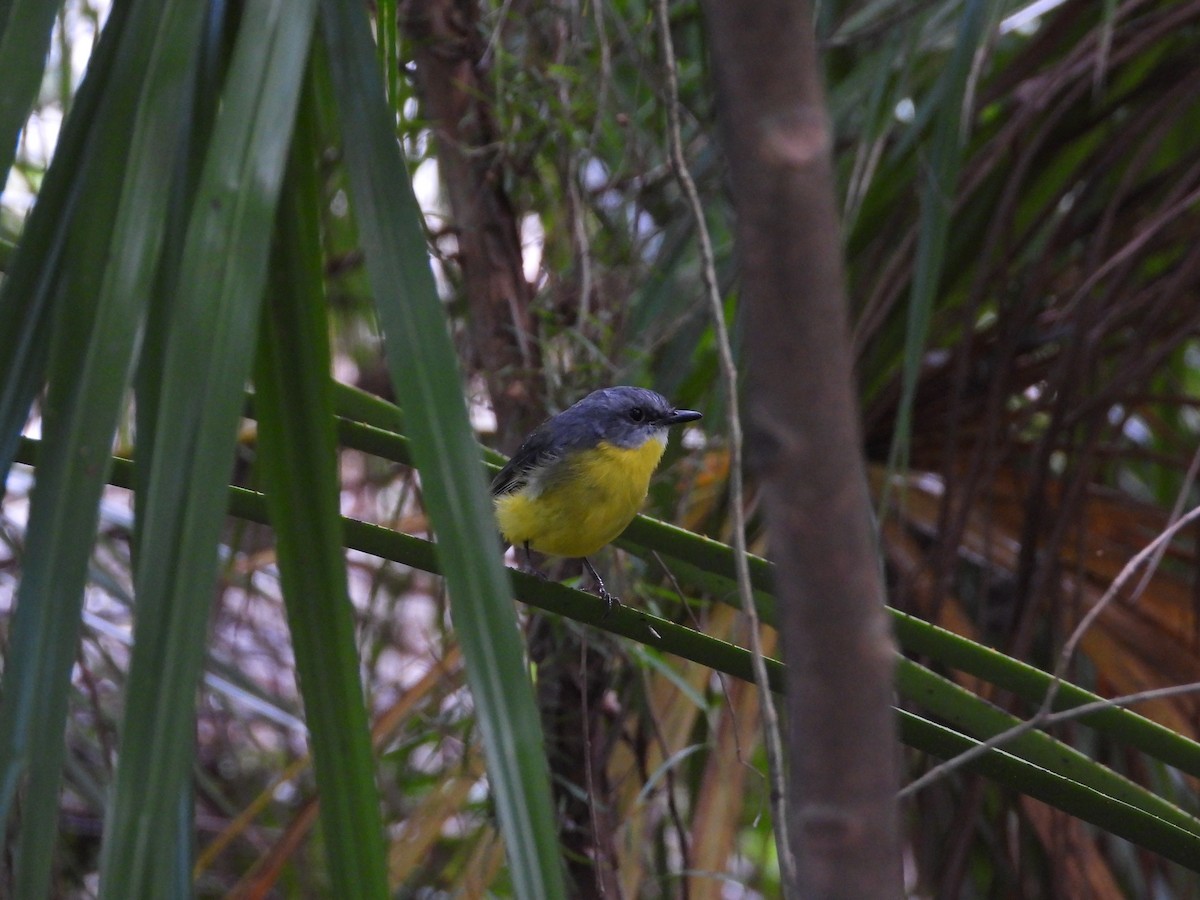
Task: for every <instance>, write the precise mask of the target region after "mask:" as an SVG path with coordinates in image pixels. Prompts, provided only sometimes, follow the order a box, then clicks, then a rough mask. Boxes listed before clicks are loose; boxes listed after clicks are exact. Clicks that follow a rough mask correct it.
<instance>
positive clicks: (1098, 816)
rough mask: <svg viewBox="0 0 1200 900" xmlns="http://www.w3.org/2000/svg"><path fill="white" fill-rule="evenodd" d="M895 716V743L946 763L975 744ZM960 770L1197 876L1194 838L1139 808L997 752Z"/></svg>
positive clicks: (1199, 844)
mask: <svg viewBox="0 0 1200 900" xmlns="http://www.w3.org/2000/svg"><path fill="white" fill-rule="evenodd" d="M897 714H898V715H899V716H900V739H901V740H902V741H904V743H906V744H908V745H909V746H910V747H916V748H918V749H921V750H925V751H926V752H928V753H931V754H932V755H934V756H937V757H938V758H940V759H950V758H951V757H954V756H957V755H958V754H960V753H964V752H966V751H967V750H969V749H971V747H973V746H975V745H976V744H977V743H978V742H977V741H974V740H972V739H971V738H968V737H966V736H964V735H961V734H959V733H958V732H956V731H952V730H951V729H949V728H945V727H943V726H941V725H937V724H934V723H933V722H929V721H926V720H925V719H922V718H921V717H920V716H917V715H914V714H913V713H910V712H906V711H904V710H897ZM965 768H966V770H967V771H970V772H978V773H979V774H981V775H986V776H987V777H988V778H990V779H992V780H993V781H995V782H996V783H997V784H1000V785H1001V786H1003V787H1007V788H1011V789H1012V790H1015V791H1019V792H1020V793H1022V794H1027V795H1029V796H1030V797H1035V798H1036V799H1038V800H1041V801H1042V802H1043V803H1046V804H1048V805H1050V806H1053V807H1054V808H1056V809H1061V810H1062V811H1063V812H1066V813H1069V814H1071V815H1073V816H1075V817H1076V818H1079V819H1082V820H1083V821H1085V822H1091V823H1092V824H1093V825H1098V826H1099V827H1101V828H1103V829H1104V830H1105V831H1108V832H1111V833H1112V834H1115V835H1117V836H1118V837H1122V838H1125V840H1127V841H1132V842H1133V843H1135V844H1137V845H1139V846H1141V847H1147V848H1150V849H1153V850H1154V852H1156V853H1159V854H1161V855H1162V856H1164V857H1166V858H1167V859H1170V860H1174V861H1175V862H1177V863H1179V864H1180V865H1181V866H1184V867H1185V868H1187V869H1190V870H1191V871H1193V872H1200V837H1197V836H1196V835H1195V834H1192V833H1191V832H1188V831H1185V830H1183V829H1182V828H1179V827H1177V826H1175V825H1172V824H1171V823H1170V822H1166V821H1163V820H1162V819H1159V818H1157V817H1155V816H1152V815H1149V814H1148V813H1146V812H1144V811H1143V810H1140V809H1137V808H1135V807H1133V806H1130V805H1129V804H1127V803H1123V802H1121V801H1120V800H1117V799H1114V798H1112V797H1109V796H1107V795H1105V794H1102V793H1100V792H1099V791H1094V790H1092V789H1091V788H1089V787H1086V786H1085V785H1082V784H1079V783H1078V782H1076V781H1072V780H1071V779H1069V778H1064V777H1063V776H1062V775H1057V774H1055V773H1054V772H1049V771H1047V770H1046V769H1043V768H1041V767H1040V766H1036V765H1034V764H1033V763H1030V762H1026V761H1025V760H1023V759H1020V758H1018V757H1017V756H1014V755H1013V754H1011V753H1006V752H1004V751H1003V750H996V751H993V752H991V753H986V754H984V755H983V756H980V757H978V758H976V759H974V760H971V761H970V762H969V763H968V764H967V765H966V766H965Z"/></svg>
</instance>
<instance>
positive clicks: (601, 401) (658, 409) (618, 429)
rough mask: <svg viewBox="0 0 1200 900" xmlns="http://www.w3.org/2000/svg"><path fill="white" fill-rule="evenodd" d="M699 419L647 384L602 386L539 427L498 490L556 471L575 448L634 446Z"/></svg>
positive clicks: (495, 482) (499, 476) (499, 478)
mask: <svg viewBox="0 0 1200 900" xmlns="http://www.w3.org/2000/svg"><path fill="white" fill-rule="evenodd" d="M699 418H700V414H699V413H697V412H692V411H691V410H687V409H682V410H679V409H676V408H675V407H674V406H672V405H671V403H670V402H669V401H668V400H667V398H666V397H664V396H663V395H662V394H658V393H655V392H654V391H650V390H646V389H645V388H639V387H628V386H621V387H610V388H601V389H600V390H598V391H593V392H592V393H590V394H588V395H587V396H586V397H584V398H583V399H582V400H580V401H579V402H578V403H576V404H575V405H574V406H571V407H568V408H567V409H564V410H563V411H562V412H560V413H559V414H558V415H556V416H552V417H551V418H549V419H547V420H546V421H545V422H543V423H542V424H541V425H539V426H538V427H537V428H535V429H534V430H533V432H532V433H530V435H529V437H527V438H526V439H525V442H524V443H523V444H521V447H520V449H519V450H517V452H516V453H515V454H513V458H512V459H510V460H509V461H508V464H507V465H506V466H505V467H504V468H503V469H501V470H500V471H499V472H498V473H496V477H495V478H494V479H492V494H493V495H499V494H509V493H512V492H514V491H519V490H521V489H522V488H523V487H525V485H527V484H528V483H529V481H530V475H531V473H533V472H538V473H544V472H546V471H547V470H550V469H553V467H554V463H555V462H557V461H559V460H561V459H563V458H565V457H567V456H569V455H570V454H571V453H572V452H573V451H576V450H583V449H586V448H589V447H594V446H596V444H598V443H599V442H600V441H607V442H608V443H610V444H615V445H616V446H618V447H625V448H630V449H632V448H635V447H640V446H641V445H642V444H643V443H645V442H646V440H648V439H650V438H654V437H659V438H661V437H664V436H665V433H666V430H667V428H669V427H670V426H671V425H675V424H678V423H680V422H690V421H693V420H695V419H699Z"/></svg>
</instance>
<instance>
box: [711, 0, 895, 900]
mask: <svg viewBox="0 0 1200 900" xmlns="http://www.w3.org/2000/svg"><path fill="white" fill-rule="evenodd" d="M706 14H707V19H708V23H709V34H710V41H711V45H712V53H713V57H714V62H715V69H716V73H717V84H718V104H719V105H718V110H719V114H720V116H721V126H722V133H723V140H724V146H725V151H726V154H727V156H728V160H729V167H730V175H731V185H732V189H733V195H734V203H735V206H736V209H737V216H738V222H737V247H738V254H739V262H740V266H741V277H742V298H743V302H744V304H745V310H744V312H745V314H746V326H747V327H746V338H745V339H746V353H745V358H746V360H747V370H746V381H745V384H746V410H747V415H746V418H747V422H746V431H747V441H746V449H747V459H748V464H749V465H750V467H751V468H752V469H754V471H755V472H756V474H757V476H758V478H759V480H760V481H761V483H762V487H763V490H762V496H763V498H764V509H765V513H766V518H767V525H768V529H769V535H770V546H771V555H772V557H773V558H774V560H775V563H776V572H777V576H776V578H777V584H776V590H777V592H778V598H779V610H780V641H781V644H782V646H783V652H784V657H785V659H786V661H787V664H788V681H787V689H788V694H787V716H786V718H787V722H788V726H787V728H788V732H787V737H788V751H787V756H788V763H789V770H790V782H789V788H788V807H789V811H788V821H789V825H790V828H791V841H792V846H793V852H794V853H795V856H796V862H797V869H798V878H799V884H798V887H797V893H798V896H801V897H805V898H820V897H830V898H832V897H854V898H868V897H899V896H900V895H901V893H902V883H901V869H900V853H899V835H898V824H897V814H896V802H895V796H896V790H897V787H898V761H899V754H898V750H897V744H896V739H895V724H894V720H893V714H892V710H891V696H892V670H893V663H894V646H893V644H892V641H891V638H890V635H889V631H888V624H887V619H886V618H885V615H884V608H883V586H882V582H881V576H880V564H879V559H878V556H877V552H876V547H875V540H874V536H873V533H872V527H871V521H870V501H869V498H868V494H867V488H866V480H865V476H864V463H863V457H862V448H861V438H860V426H859V422H858V414H857V409H856V403H857V400H856V395H855V391H854V388H853V384H852V373H851V369H852V363H851V360H852V356H851V352H850V341H849V333H848V328H847V318H846V301H845V288H844V283H843V273H842V266H841V260H840V254H841V243H840V239H839V233H838V217H837V209H836V205H835V199H834V179H833V172H832V166H831V162H830V149H831V128H830V124H829V120H828V118H827V115H826V112H825V108H824V98H823V90H822V87H821V84H820V78H819V75H818V65H817V58H816V47H815V40H814V35H813V31H812V10H811V8H810V6H809V4H807V3H803V2H800V3H796V2H784V0H768V2H760V3H725V2H720V0H708V2H707V4H706Z"/></svg>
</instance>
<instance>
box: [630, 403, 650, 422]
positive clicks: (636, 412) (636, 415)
mask: <svg viewBox="0 0 1200 900" xmlns="http://www.w3.org/2000/svg"><path fill="white" fill-rule="evenodd" d="M629 418H631V419H633V421H635V422H640V421H642V420H643V419H644V418H646V411H645V410H644V409H642V408H641V407H640V406H635V407H634V408H633V409H631V410H630V411H629Z"/></svg>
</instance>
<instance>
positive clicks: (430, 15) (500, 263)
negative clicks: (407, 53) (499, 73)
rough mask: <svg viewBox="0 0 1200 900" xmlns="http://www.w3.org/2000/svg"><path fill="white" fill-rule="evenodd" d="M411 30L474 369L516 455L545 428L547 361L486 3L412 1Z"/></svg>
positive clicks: (503, 442)
mask: <svg viewBox="0 0 1200 900" xmlns="http://www.w3.org/2000/svg"><path fill="white" fill-rule="evenodd" d="M401 16H402V24H403V27H404V32H405V34H406V35H407V36H408V37H409V38H410V39H411V40H412V42H413V58H414V61H415V63H416V81H417V88H418V91H419V93H420V96H421V100H422V102H423V104H424V111H425V114H426V116H427V117H428V118H429V120H430V121H431V122H432V124H433V128H434V133H435V135H436V141H437V159H438V167H439V170H440V174H441V180H442V184H443V186H444V187H445V191H446V197H447V199H448V200H449V203H450V210H451V214H452V217H453V226H454V230H455V234H456V235H457V237H458V257H459V262H460V264H461V266H462V275H463V284H464V290H465V293H466V298H467V307H468V318H467V334H468V338H469V342H470V348H469V352H470V359H469V364H470V366H471V370H472V371H475V372H480V373H481V374H482V375H483V377H484V378H485V379H486V381H487V385H488V391H489V393H490V394H491V397H492V402H493V404H494V405H495V409H496V418H497V421H498V422H499V428H500V431H499V444H500V446H501V448H503V449H505V450H507V451H508V452H512V451H513V450H515V449H516V448H517V446H518V445H519V443H520V441H521V439H522V438H523V437H524V436H525V435H526V434H527V433H528V432H529V431H531V430H532V429H533V428H534V427H535V426H536V425H537V424H538V422H539V421H540V418H539V414H540V412H541V411H542V410H543V408H544V406H545V404H544V400H543V398H542V396H541V392H540V390H539V389H538V385H540V383H541V354H540V351H539V347H538V343H537V340H536V338H535V336H534V333H533V323H532V318H531V316H530V303H531V301H532V299H533V289H532V287H531V285H530V284H529V282H528V280H526V278H525V272H524V264H523V260H522V254H521V241H520V229H519V223H518V221H517V216H516V214H515V212H514V210H513V207H512V203H511V202H510V200H509V197H508V194H507V193H506V192H505V190H504V186H503V179H502V178H501V171H500V165H501V163H500V152H499V149H498V148H500V147H502V146H503V141H504V136H503V135H501V134H500V133H499V131H498V129H497V127H496V123H495V120H494V119H493V117H492V112H491V105H490V97H491V95H492V91H491V85H490V82H489V80H488V79H487V77H486V72H485V71H484V70H483V64H482V60H483V54H484V50H485V48H486V45H485V43H484V41H483V38H482V35H481V33H480V30H479V21H478V19H479V5H478V4H477V3H473V2H470V0H408V2H407V3H405V4H404V7H403V10H402V13H401Z"/></svg>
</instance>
